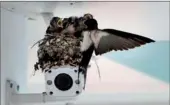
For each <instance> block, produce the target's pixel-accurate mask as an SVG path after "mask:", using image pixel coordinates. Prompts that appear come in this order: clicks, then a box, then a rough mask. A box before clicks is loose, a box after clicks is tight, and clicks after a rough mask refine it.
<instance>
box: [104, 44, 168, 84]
mask: <svg viewBox="0 0 170 105" xmlns="http://www.w3.org/2000/svg"><path fill="white" fill-rule="evenodd" d="M169 45H170V41H160V42H156V43H151V44H147V45H145V46H141V47H138V48H136V49H132V50H129V51H122V52H121V51H119V52H114V51H112V52H110V53H107V54H105V55H104V57H107V58H109V59H111V60H114V61H116V62H118V63H120V64H124V65H126V66H129V67H132V68H134V69H136V70H137V71H139V72H143V73H147V74H148V75H150V76H152V77H154V78H157V79H160V80H162V81H165V82H167V83H169V82H170V81H169V63H170V62H169V53H170V51H169V47H170V46H169Z"/></svg>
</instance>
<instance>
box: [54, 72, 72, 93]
mask: <svg viewBox="0 0 170 105" xmlns="http://www.w3.org/2000/svg"><path fill="white" fill-rule="evenodd" d="M54 84H55V86H56V88H58V89H59V90H61V91H66V90H69V89H70V88H71V87H72V85H73V79H72V78H71V76H70V75H68V74H65V73H61V74H59V75H57V76H56V78H55V80H54Z"/></svg>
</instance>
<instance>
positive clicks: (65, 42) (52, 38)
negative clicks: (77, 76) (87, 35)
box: [34, 14, 92, 71]
mask: <svg viewBox="0 0 170 105" xmlns="http://www.w3.org/2000/svg"><path fill="white" fill-rule="evenodd" d="M89 18H92V15H91V14H85V15H84V16H83V17H80V18H78V17H69V18H65V19H63V20H62V22H61V18H59V17H53V19H52V20H51V21H50V25H49V27H48V28H47V30H46V35H45V36H44V38H43V39H42V40H40V41H38V42H37V43H36V44H38V50H37V57H38V61H37V62H36V63H35V65H34V70H35V71H37V70H39V69H41V70H42V71H44V70H47V69H50V68H52V67H55V66H57V67H60V66H65V65H70V66H73V67H77V66H78V65H79V63H80V61H81V59H82V54H81V52H80V45H81V41H82V39H83V37H82V36H81V31H82V30H83V26H82V23H83V21H84V20H87V19H89ZM70 23H71V24H72V25H74V26H75V29H77V32H75V33H74V35H69V34H62V30H64V29H65V28H67V27H68V26H69V25H70ZM61 26H62V28H61ZM63 26H64V27H63Z"/></svg>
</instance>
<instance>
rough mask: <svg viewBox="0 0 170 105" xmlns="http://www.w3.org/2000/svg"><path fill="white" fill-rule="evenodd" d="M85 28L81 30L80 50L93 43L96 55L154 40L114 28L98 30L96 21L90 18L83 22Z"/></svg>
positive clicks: (126, 48)
mask: <svg viewBox="0 0 170 105" xmlns="http://www.w3.org/2000/svg"><path fill="white" fill-rule="evenodd" d="M85 24H86V25H87V27H89V28H87V30H85V31H83V33H82V34H83V36H84V38H83V42H82V46H81V51H82V52H84V51H86V50H87V49H88V48H89V47H90V46H91V45H94V48H95V49H94V50H95V54H96V55H101V54H104V53H107V52H109V51H112V50H115V51H118V50H119V51H123V50H128V49H133V48H135V47H139V46H141V45H144V44H147V43H151V42H155V41H154V40H152V39H150V38H147V37H144V36H140V35H137V34H132V33H128V32H124V31H119V30H115V29H103V30H100V29H98V27H97V21H96V20H95V19H90V20H87V21H86V22H85Z"/></svg>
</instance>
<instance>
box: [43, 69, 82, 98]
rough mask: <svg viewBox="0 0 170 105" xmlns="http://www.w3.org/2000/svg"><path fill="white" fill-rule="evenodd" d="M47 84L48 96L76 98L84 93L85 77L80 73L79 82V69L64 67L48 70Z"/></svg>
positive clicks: (46, 75)
mask: <svg viewBox="0 0 170 105" xmlns="http://www.w3.org/2000/svg"><path fill="white" fill-rule="evenodd" d="M45 82H46V83H45V84H46V93H47V95H51V96H55V97H76V96H78V95H79V94H81V93H82V91H83V87H84V76H83V74H82V73H80V77H79V80H78V67H70V66H63V67H59V68H51V69H49V70H47V71H46V73H45Z"/></svg>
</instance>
